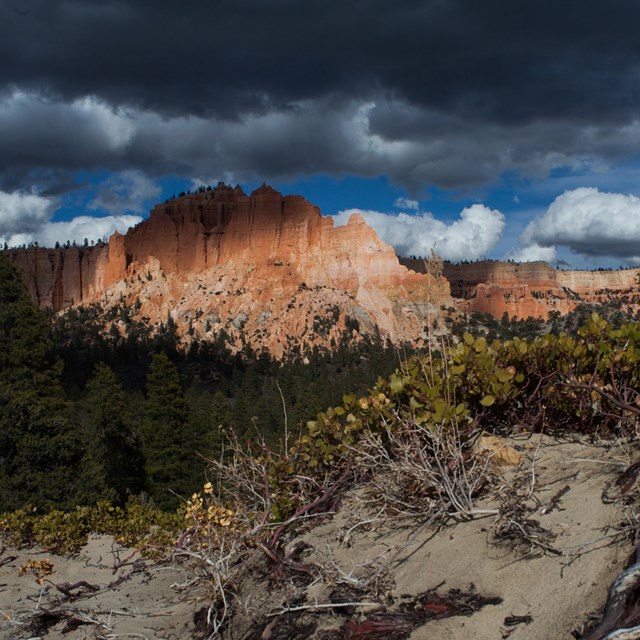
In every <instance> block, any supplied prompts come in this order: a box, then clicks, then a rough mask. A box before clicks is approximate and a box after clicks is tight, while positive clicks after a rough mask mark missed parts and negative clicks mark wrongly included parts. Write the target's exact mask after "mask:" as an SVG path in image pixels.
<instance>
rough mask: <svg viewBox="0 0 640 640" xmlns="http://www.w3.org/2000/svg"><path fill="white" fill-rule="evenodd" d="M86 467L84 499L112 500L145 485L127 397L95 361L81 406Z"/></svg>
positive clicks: (124, 498) (105, 370) (137, 491)
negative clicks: (92, 373)
mask: <svg viewBox="0 0 640 640" xmlns="http://www.w3.org/2000/svg"><path fill="white" fill-rule="evenodd" d="M80 416H81V425H82V435H83V440H84V449H85V459H84V462H85V467H86V468H87V473H88V474H89V475H90V476H91V481H90V482H88V483H87V484H86V485H85V486H86V489H85V492H84V495H83V501H84V502H95V501H96V500H100V499H102V500H104V499H109V500H114V501H118V502H124V501H125V500H126V498H127V495H135V494H138V493H140V491H142V489H143V487H144V464H143V459H142V451H141V445H140V442H139V440H138V438H137V435H136V434H135V433H134V429H133V420H132V418H131V416H130V414H129V407H128V402H127V397H126V395H125V392H124V390H123V389H122V386H121V385H120V383H119V382H118V379H117V378H116V376H115V374H114V373H113V371H112V370H111V369H110V368H109V367H108V366H107V365H106V364H104V363H98V365H96V368H95V371H94V375H93V378H92V379H91V380H90V381H89V383H88V384H87V395H86V398H85V399H84V400H83V402H82V403H81V407H80Z"/></svg>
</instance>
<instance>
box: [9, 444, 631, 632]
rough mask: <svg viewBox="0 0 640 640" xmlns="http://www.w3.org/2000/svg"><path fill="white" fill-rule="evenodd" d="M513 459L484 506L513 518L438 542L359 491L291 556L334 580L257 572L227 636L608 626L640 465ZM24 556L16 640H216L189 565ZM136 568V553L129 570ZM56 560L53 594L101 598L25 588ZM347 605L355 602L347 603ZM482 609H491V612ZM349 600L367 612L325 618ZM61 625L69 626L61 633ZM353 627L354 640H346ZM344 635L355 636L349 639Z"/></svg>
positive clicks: (615, 458)
mask: <svg viewBox="0 0 640 640" xmlns="http://www.w3.org/2000/svg"><path fill="white" fill-rule="evenodd" d="M510 444H511V445H513V446H514V447H515V448H516V449H517V450H518V451H519V452H520V453H521V454H522V460H521V462H520V464H519V465H518V466H515V467H514V466H507V467H504V468H502V469H501V471H500V479H499V482H498V487H497V489H496V491H495V492H494V494H493V495H492V496H491V497H488V498H487V499H486V500H485V501H484V502H483V503H482V504H479V505H477V506H478V508H482V509H486V510H487V511H491V510H499V511H500V513H499V514H495V513H488V514H485V515H483V516H479V517H476V518H474V519H471V520H467V521H458V522H455V521H451V522H449V523H448V524H447V525H446V526H444V527H442V528H440V529H439V530H437V531H434V530H433V528H430V527H427V526H425V525H424V524H423V523H421V522H420V520H419V519H418V520H417V521H415V520H414V521H406V520H405V521H403V520H392V521H389V520H384V519H383V518H382V517H380V514H379V510H378V509H377V507H376V505H375V504H374V503H373V502H372V501H371V500H369V499H367V494H366V491H365V490H358V491H356V492H352V493H351V494H350V495H348V496H347V497H346V498H345V499H344V501H343V502H342V506H341V509H340V511H339V512H338V513H337V514H336V515H335V516H334V517H333V518H331V519H326V520H325V521H323V522H322V524H320V525H319V526H317V527H315V528H313V529H311V530H310V531H307V532H304V533H301V535H300V536H299V537H298V538H296V539H294V540H292V541H291V542H290V543H289V545H288V549H289V550H291V549H292V548H293V547H294V545H296V544H299V543H300V542H305V543H306V544H308V545H310V547H311V548H310V549H308V550H307V551H306V552H305V554H304V560H303V561H304V562H305V563H307V564H308V565H312V564H316V565H319V566H321V567H322V568H323V569H322V571H321V572H320V574H319V575H321V577H320V578H316V579H315V580H313V581H309V583H307V584H304V585H303V586H297V587H294V586H293V585H292V584H285V585H280V586H279V587H278V586H274V582H273V576H270V578H271V582H270V583H267V582H266V581H265V580H266V579H268V578H269V570H268V565H266V564H265V563H264V562H262V561H264V560H265V559H264V558H261V560H260V562H262V565H263V566H262V568H261V569H256V566H257V565H256V566H254V567H253V568H251V567H247V568H246V576H245V578H246V579H244V580H243V581H241V582H239V583H238V602H239V603H241V605H242V606H241V607H240V609H242V610H244V612H245V616H244V619H242V616H238V618H237V619H236V621H235V622H234V623H233V624H232V625H231V627H229V628H228V629H227V632H226V634H225V637H227V638H238V639H239V638H245V639H249V638H250V639H252V640H253V639H254V638H255V639H256V640H257V639H260V638H263V639H264V640H280V639H283V640H284V639H285V638H287V639H289V638H300V639H301V640H302V639H304V638H312V637H313V638H323V639H325V638H326V639H329V638H345V639H346V638H358V639H362V640H364V639H365V638H367V639H368V638H371V639H378V638H383V637H386V638H394V639H395V638H410V639H411V640H428V639H432V638H440V639H442V640H449V639H450V640H463V639H464V640H466V639H467V638H475V639H477V640H501V639H506V638H509V639H510V640H525V639H526V640H538V639H539V640H542V639H545V640H546V639H548V638H557V639H558V640H564V639H566V640H571V639H572V638H579V637H580V632H581V629H582V628H583V625H584V624H585V623H586V622H587V621H588V620H589V616H590V615H593V616H596V617H597V616H598V614H599V612H600V611H601V610H602V607H603V605H604V602H605V600H606V597H607V590H608V589H609V586H610V584H611V582H612V580H613V579H614V578H615V577H616V576H617V575H618V574H619V573H620V572H621V571H622V570H623V569H624V568H625V565H626V564H627V563H628V561H629V559H630V557H631V553H632V551H633V549H632V545H631V542H630V535H629V533H630V531H631V526H630V522H632V520H633V513H634V510H633V507H632V506H631V505H628V504H627V505H625V504H622V503H621V502H614V503H608V502H604V501H603V500H602V493H603V490H604V489H605V488H606V487H607V486H608V484H609V483H610V482H611V481H612V480H613V479H614V478H616V477H617V476H618V475H619V474H620V472H621V471H622V470H623V469H624V468H625V467H626V466H627V465H628V464H629V462H630V461H631V458H632V454H633V452H632V451H631V450H628V449H625V448H621V447H616V446H611V445H602V446H600V445H593V444H588V443H587V442H585V441H580V440H576V441H559V440H554V439H551V438H546V437H542V438H541V437H540V436H535V437H533V438H524V437H523V438H520V439H514V440H512V441H511V442H510ZM518 509H519V510H518ZM519 527H523V528H524V533H526V535H517V534H518V532H521V533H522V530H521V529H520V528H519ZM625 527H626V528H625ZM11 555H16V556H17V557H16V558H15V559H13V560H11V561H10V562H8V563H6V564H4V565H3V566H0V618H2V620H0V639H1V640H10V639H11V640H18V639H20V640H22V639H27V638H40V637H42V638H44V637H47V638H51V639H58V638H60V639H62V638H70V639H71V640H83V639H85V638H103V639H115V638H149V639H152V638H159V639H160V638H200V637H206V634H204V635H203V633H201V632H199V631H198V630H197V629H196V627H195V626H194V614H195V613H196V612H198V611H200V610H202V608H203V607H204V606H205V605H206V604H207V594H206V592H205V591H204V590H203V588H202V582H200V583H198V584H199V585H200V586H197V585H196V583H194V584H193V585H191V586H189V587H185V585H187V584H188V583H189V581H190V580H191V579H192V577H193V576H192V574H191V573H190V572H189V570H188V568H187V567H186V566H185V567H181V566H176V565H163V564H156V563H153V562H151V561H145V560H137V561H136V562H135V563H134V564H128V565H126V566H124V567H122V568H120V569H118V570H117V571H115V573H114V570H113V567H114V561H115V559H114V555H113V553H112V541H111V540H110V539H108V538H106V537H101V538H95V539H92V540H90V542H89V544H88V545H87V547H86V548H85V549H84V550H83V551H82V553H81V554H80V555H78V556H76V557H74V558H71V559H68V558H60V557H57V556H50V555H46V554H43V553H42V552H40V551H38V550H20V551H15V550H11V549H5V550H4V552H3V555H1V556H0V562H1V561H2V560H3V558H7V557H9V556H11ZM126 555H127V552H126V551H124V550H121V551H120V558H125V557H126ZM136 557H137V556H136ZM44 558H48V559H49V560H51V561H52V562H53V573H52V575H50V576H48V579H49V580H51V581H53V582H56V583H58V584H60V583H63V582H72V583H73V582H76V581H80V580H85V581H87V582H88V583H90V584H92V585H96V586H99V587H100V589H99V590H96V591H95V592H89V591H86V590H83V589H77V590H76V591H74V593H76V594H78V595H77V597H74V598H68V597H67V596H65V595H64V594H62V593H60V592H59V591H57V590H56V589H55V588H54V587H52V586H51V584H50V583H48V582H45V585H44V588H43V587H42V586H41V585H39V584H38V583H37V580H36V578H35V576H34V575H32V574H29V572H27V575H23V576H20V575H19V567H20V566H21V565H26V563H27V561H28V560H29V559H44ZM265 567H266V569H265ZM373 574H376V576H377V577H376V579H375V580H373V581H370V583H369V587H370V590H369V592H366V593H365V592H358V591H357V589H356V587H357V586H358V585H362V584H363V582H364V581H366V579H367V577H370V576H371V575H373ZM265 576H267V578H265ZM261 581H262V582H261ZM47 587H48V588H47ZM452 590H453V591H452ZM456 590H457V591H456ZM340 591H342V592H344V595H343V596H341V597H338V598H337V597H336V593H340ZM294 592H295V593H294ZM425 593H428V594H431V595H430V596H428V597H427V600H425V601H424V602H427V604H426V605H424V606H423V609H424V608H425V607H426V609H427V610H429V611H430V612H431V613H432V614H433V615H432V616H431V618H433V619H429V620H428V621H424V622H421V623H420V624H415V623H414V624H413V625H412V626H413V628H410V626H407V627H402V625H400V624H399V623H398V622H397V620H398V619H397V618H396V619H394V620H395V622H393V623H390V624H391V627H389V628H390V629H392V631H393V632H394V633H396V635H393V633H391V632H389V633H386V635H375V634H374V633H373V631H371V634H370V635H362V634H361V635H358V634H357V632H356V631H357V629H360V630H362V629H366V627H363V626H362V625H363V624H364V623H365V622H366V621H367V620H377V622H376V624H378V625H379V626H378V627H375V629H377V630H378V631H379V632H380V633H382V631H381V630H383V626H382V625H383V623H382V622H380V620H382V617H381V613H380V612H382V611H383V609H381V608H376V607H373V606H372V607H369V606H367V604H368V603H370V602H378V603H382V605H383V606H384V611H385V612H387V613H389V612H391V613H393V612H398V611H399V610H400V608H402V606H403V604H402V603H410V604H406V606H405V609H404V610H405V611H406V610H407V608H406V607H409V609H410V608H411V607H414V608H415V607H417V606H418V604H416V600H415V597H416V596H417V595H418V594H425ZM292 594H293V595H294V596H295V598H296V601H295V602H296V604H297V605H298V606H301V607H308V609H306V610H305V615H306V616H307V617H306V618H305V620H306V622H307V623H308V626H307V627H305V626H304V624H302V625H301V626H300V625H299V626H298V627H297V630H292V627H289V631H286V630H285V628H284V627H283V628H282V630H281V631H278V624H279V621H280V618H282V622H283V623H284V622H285V618H287V616H289V618H288V620H289V622H290V621H291V619H290V615H291V614H285V615H283V616H280V618H279V617H278V615H277V612H278V611H279V610H280V609H281V608H282V606H283V605H285V606H289V607H290V606H291V602H292V600H291V598H292ZM456 594H457V595H456ZM461 594H462V595H461ZM452 598H453V600H455V599H456V598H457V599H458V601H459V602H461V601H462V600H464V601H465V602H470V603H472V604H471V605H470V606H466V605H464V606H462V608H461V609H460V610H458V609H456V613H457V615H454V616H452V617H444V616H445V615H450V614H451V611H452V609H451V605H450V601H451V600H452ZM482 598H484V599H485V602H486V604H484V606H482V603H480V604H478V602H479V601H478V599H482ZM336 600H338V601H341V602H348V601H351V600H353V601H355V602H357V603H359V604H358V606H355V607H352V608H349V607H343V608H335V609H330V608H320V609H316V610H314V609H313V607H314V606H315V605H316V604H319V605H323V604H327V603H329V602H336ZM448 603H449V604H448ZM361 604H363V605H364V606H360V605H361ZM420 606H422V605H420ZM456 606H457V605H456ZM473 609H477V610H475V612H474V611H473ZM47 612H49V621H48V624H50V626H49V627H48V628H47V627H46V623H47V618H46V616H47ZM274 613H275V615H274ZM51 615H60V616H61V617H60V619H59V620H58V621H55V620H53V619H52V618H51ZM376 616H377V618H376ZM438 618H440V619H438ZM38 621H40V624H41V626H40V627H38ZM82 622H85V623H86V624H79V623H82ZM345 623H347V624H348V625H351V627H349V628H350V629H351V631H345V629H346V628H347V627H345ZM42 625H44V626H42ZM76 625H77V626H76ZM358 625H360V626H358ZM394 625H395V627H394ZM339 627H340V628H342V629H343V630H342V631H341V632H338V631H335V629H336V628H339ZM305 628H306V629H307V630H306V631H305ZM403 628H404V629H405V631H404V632H402V633H400V631H401V630H402V629H403ZM322 629H324V630H325V631H322ZM329 629H334V631H327V630H329ZM371 629H374V627H371ZM331 633H333V634H334V635H331ZM340 633H342V635H340ZM362 633H364V632H362ZM572 633H573V635H572ZM349 634H351V635H349Z"/></svg>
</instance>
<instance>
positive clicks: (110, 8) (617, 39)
mask: <svg viewBox="0 0 640 640" xmlns="http://www.w3.org/2000/svg"><path fill="white" fill-rule="evenodd" d="M1 11H2V14H1V18H2V19H1V21H0V23H1V24H2V26H1V27H0V42H1V43H2V44H0V53H1V56H0V57H1V59H2V60H3V64H2V71H1V75H0V82H1V83H2V84H3V85H7V84H9V85H10V84H15V85H18V86H22V87H24V88H38V89H41V88H43V89H46V90H48V91H51V92H53V93H54V94H58V95H60V96H62V97H64V98H65V99H74V98H77V97H82V96H84V95H87V94H93V95H96V96H99V97H101V98H103V99H104V100H105V101H107V102H109V103H111V104H133V105H135V106H138V107H141V108H143V109H150V110H154V111H159V112H161V113H171V114H176V113H192V114H199V115H207V114H216V115H227V116H236V115H237V114H238V113H241V112H244V111H246V110H254V111H258V112H260V111H262V110H265V109H268V108H270V107H271V106H273V107H276V108H279V107H282V106H285V105H287V104H288V103H289V102H295V101H298V100H304V99H309V98H317V97H319V96H324V95H326V94H327V93H328V92H331V91H332V92H339V93H342V94H345V95H351V96H353V95H354V94H359V95H367V94H370V93H371V92H376V93H377V92H378V91H385V92H388V93H390V94H392V95H394V96H395V97H398V98H400V99H403V100H406V101H408V102H409V103H411V104H415V105H421V106H423V107H429V108H436V109H443V110H446V111H447V112H453V113H457V114H464V115H468V116H471V117H474V118H479V119H483V120H488V121H499V122H506V121H510V122H523V121H529V120H531V119H533V118H539V117H551V116H552V117H559V116H560V117H562V116H565V117H570V118H571V119H574V118H583V119H587V120H588V119H589V118H591V117H594V116H596V117H598V118H599V119H600V118H602V117H603V115H604V114H603V109H604V108H606V112H607V115H606V117H607V118H610V119H612V120H614V121H616V120H618V119H619V118H624V117H626V115H628V114H629V113H631V112H632V111H633V109H634V108H635V104H636V103H637V98H638V97H639V95H638V89H637V83H636V77H637V76H636V72H637V66H638V60H639V55H640V52H639V44H640V43H639V39H638V35H637V23H638V18H639V17H640V8H639V7H638V5H637V3H636V2H633V1H629V0H626V1H625V0H623V1H619V2H616V3H613V4H608V5H603V3H602V2H595V1H589V0H581V1H575V0H564V1H563V2H561V3H558V2H548V1H547V2H540V1H538V2H532V1H530V0H524V1H521V2H511V3H506V2H504V1H503V0H486V1H484V2H477V1H476V0H465V1H458V2H456V1H454V0H431V1H429V0H427V1H425V0H404V1H401V2H395V3H389V2H387V1H382V0H367V1H366V2H363V1H358V0H351V1H347V2H345V1H344V0H339V1H338V0H326V1H325V2H321V3H320V2H310V1H304V0H280V1H276V2H267V1H264V0H218V1H216V2H212V1H211V0H192V1H191V2H189V3H186V4H181V3H178V2H175V0H153V1H151V0H135V2H134V1H133V0H129V1H127V2H125V1H116V0H13V1H12V2H9V1H7V0H4V2H3V6H2V10H1Z"/></svg>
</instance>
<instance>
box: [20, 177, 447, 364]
mask: <svg viewBox="0 0 640 640" xmlns="http://www.w3.org/2000/svg"><path fill="white" fill-rule="evenodd" d="M8 254H9V256H10V257H11V259H12V260H13V261H14V263H15V264H16V266H17V267H18V268H19V270H20V271H21V273H22V275H23V278H24V280H25V282H26V284H27V287H28V288H29V291H30V292H31V295H32V296H33V298H34V300H36V301H37V302H38V304H39V305H40V306H41V307H53V308H54V309H55V310H61V309H64V308H66V307H69V306H71V305H78V304H89V303H94V302H98V303H100V304H102V305H103V306H104V307H105V308H108V307H109V306H113V305H115V304H120V303H125V304H128V305H130V306H133V305H135V307H136V308H137V309H138V313H139V315H140V316H147V317H149V318H150V319H151V321H152V322H157V323H159V322H164V321H166V319H167V317H168V316H170V317H171V318H172V319H173V320H174V321H175V322H176V323H177V325H178V328H179V330H180V331H181V333H182V335H183V336H185V339H187V340H189V339H205V340H206V339H214V338H215V336H216V335H217V334H218V333H219V332H220V330H222V329H224V330H225V332H226V333H227V334H228V335H229V336H230V339H231V341H232V342H234V341H235V344H236V345H237V346H238V347H240V346H241V345H242V344H243V343H248V344H251V345H252V346H253V347H254V348H262V347H264V348H267V349H269V350H270V351H271V352H272V353H274V354H276V355H280V354H282V353H284V352H285V351H287V350H288V349H290V348H292V347H293V346H295V345H302V344H307V345H310V344H327V345H328V344H329V343H330V341H331V339H332V338H335V337H337V336H338V334H339V333H341V332H342V331H344V330H345V328H346V327H347V326H348V327H349V328H350V329H355V330H357V331H361V332H364V333H366V332H373V331H375V330H376V329H377V330H379V331H380V332H381V333H382V335H383V336H388V337H389V338H390V339H391V340H393V341H396V342H398V341H404V340H412V341H415V340H420V335H421V334H422V332H423V329H424V326H425V324H427V323H428V322H430V321H431V320H433V318H434V317H435V316H436V315H437V313H438V311H439V309H440V307H441V305H443V304H450V303H451V298H450V293H449V285H448V282H447V281H446V280H445V279H444V278H433V277H431V276H428V275H423V274H418V273H415V272H412V271H410V270H409V269H407V268H406V267H404V266H402V265H400V263H399V261H398V258H397V257H396V255H395V253H394V251H393V249H392V248H391V247H390V246H389V245H387V244H385V243H384V242H382V241H381V240H380V238H378V236H377V235H376V233H375V232H374V231H373V230H372V229H371V228H370V227H369V226H367V224H366V223H365V222H364V220H363V219H362V217H361V216H359V215H354V216H352V218H351V220H350V221H349V223H348V224H347V225H345V226H343V227H334V225H333V220H332V219H331V218H328V217H323V216H322V215H321V213H320V210H319V209H318V208H317V207H315V206H313V205H311V204H310V203H309V202H307V201H306V200H305V199H304V198H303V197H301V196H283V195H282V194H280V193H279V192H277V191H275V190H274V189H272V188H270V187H268V186H266V185H263V186H262V187H261V188H259V189H257V190H256V191H254V192H253V193H252V194H251V195H249V196H248V195H246V194H245V193H244V192H243V191H242V189H240V187H235V188H231V187H229V186H225V185H219V186H218V187H217V188H216V189H213V190H207V191H202V192H200V193H197V194H191V195H187V196H184V197H180V198H176V199H172V200H169V201H168V202H166V203H164V204H159V205H157V206H156V207H155V208H154V209H153V210H152V211H151V214H150V216H149V218H148V219H147V220H145V221H143V222H141V223H140V224H139V225H137V226H136V227H134V228H132V229H130V230H129V231H128V232H127V234H126V235H124V236H122V235H120V234H117V233H116V234H114V235H113V236H112V237H111V239H110V240H109V242H108V243H107V244H100V245H97V246H94V247H91V246H86V247H66V248H65V247H63V248H60V249H45V248H38V247H32V248H27V249H14V250H10V251H9V252H8Z"/></svg>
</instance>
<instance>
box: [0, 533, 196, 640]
mask: <svg viewBox="0 0 640 640" xmlns="http://www.w3.org/2000/svg"><path fill="white" fill-rule="evenodd" d="M112 545H113V540H112V539H111V538H109V537H107V536H101V537H96V538H92V539H90V540H89V543H88V544H87V546H86V547H85V548H84V549H83V550H82V552H81V553H80V554H79V555H77V556H74V557H73V558H64V557H60V556H55V555H51V554H47V553H44V552H42V551H41V550H37V549H27V550H20V551H16V550H12V549H5V551H4V554H3V555H2V556H0V561H1V560H2V559H3V558H8V557H10V556H16V557H15V559H13V560H11V561H10V562H8V563H7V564H5V565H4V566H2V567H0V617H1V619H0V638H1V639H2V640H8V639H18V638H20V639H22V638H39V637H45V636H46V637H47V638H50V639H51V640H54V639H55V640H57V639H63V638H72V639H73V640H84V639H85V638H149V639H152V638H166V639H177V638H192V637H194V635H193V615H194V612H195V611H196V610H197V609H198V607H199V606H201V603H200V602H199V598H198V595H197V594H196V593H193V592H192V593H190V594H189V596H188V598H185V597H184V592H183V591H182V590H181V589H180V588H179V587H178V586H177V585H180V584H182V583H184V582H185V581H186V580H187V574H186V572H185V571H184V570H183V569H181V568H180V567H178V566H169V565H163V564H158V563H155V562H152V561H148V560H142V559H139V558H138V556H135V557H134V558H132V559H131V562H130V563H129V564H127V565H126V566H123V567H121V568H119V569H117V570H116V571H114V564H115V562H116V556H114V554H113V553H112V548H113V547H112ZM116 549H117V547H116ZM117 553H118V556H117V557H118V558H119V559H120V560H124V559H126V558H127V556H128V555H129V554H130V553H131V550H127V549H122V548H120V549H119V550H117ZM29 560H32V561H34V560H49V561H50V562H52V563H53V572H52V573H51V574H50V575H48V576H46V578H45V582H44V584H43V585H40V584H38V579H37V577H36V575H34V573H33V572H32V571H29V570H28V571H27V572H26V574H25V575H22V576H21V575H20V567H21V566H26V565H27V563H28V561H29ZM49 581H50V582H49ZM79 581H86V582H88V583H89V584H90V585H92V586H97V587H99V590H96V591H94V592H92V591H89V590H87V589H86V588H77V589H75V590H74V591H72V594H75V595H74V596H73V597H71V598H69V597H67V596H66V595H65V594H63V593H61V592H60V591H58V590H57V589H56V588H55V587H54V586H52V584H51V582H55V583H56V584H62V583H65V582H69V583H71V584H74V583H77V582H79ZM173 585H176V586H173ZM56 616H60V620H59V621H57V622H56V620H55V618H56ZM49 625H50V626H49ZM76 625H77V627H76ZM74 627H76V628H75V629H74Z"/></svg>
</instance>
